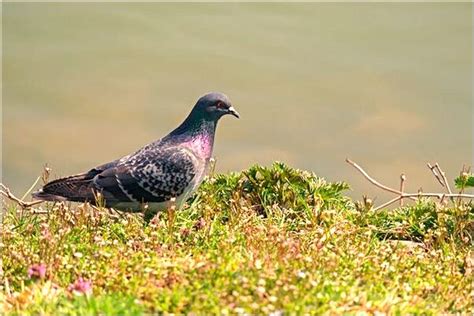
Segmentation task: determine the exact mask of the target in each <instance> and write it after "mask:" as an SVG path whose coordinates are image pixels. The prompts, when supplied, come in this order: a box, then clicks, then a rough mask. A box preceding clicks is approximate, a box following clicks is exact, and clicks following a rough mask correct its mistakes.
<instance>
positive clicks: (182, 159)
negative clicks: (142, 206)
mask: <svg viewBox="0 0 474 316" xmlns="http://www.w3.org/2000/svg"><path fill="white" fill-rule="evenodd" d="M195 162H196V158H195V157H194V156H193V154H192V153H191V152H190V151H189V150H187V149H185V148H179V147H169V148H150V147H145V148H143V149H142V150H140V151H138V152H137V153H135V154H133V155H131V156H127V157H124V158H122V159H121V160H119V161H118V163H117V164H116V165H115V166H114V167H113V168H110V169H107V170H105V171H104V172H102V173H100V174H98V175H97V176H96V177H95V178H94V181H93V182H94V186H95V187H96V188H97V189H98V190H100V191H102V193H103V194H104V198H105V200H106V202H107V204H113V203H115V202H125V201H130V202H139V203H147V202H164V201H168V200H170V199H171V198H173V197H178V196H180V195H181V194H183V193H185V190H186V189H187V188H188V187H189V186H190V185H191V183H192V181H193V179H194V177H195V176H196V165H195Z"/></svg>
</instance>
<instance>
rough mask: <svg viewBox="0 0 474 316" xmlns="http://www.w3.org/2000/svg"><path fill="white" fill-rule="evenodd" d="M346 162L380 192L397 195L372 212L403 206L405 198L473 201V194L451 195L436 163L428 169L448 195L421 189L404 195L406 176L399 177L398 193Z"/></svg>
mask: <svg viewBox="0 0 474 316" xmlns="http://www.w3.org/2000/svg"><path fill="white" fill-rule="evenodd" d="M346 162H347V163H348V164H350V165H351V166H353V167H354V168H356V169H357V171H359V172H360V173H361V174H362V175H363V176H364V177H365V178H366V179H367V180H369V182H370V183H372V184H373V185H375V186H377V187H379V188H381V189H382V190H385V191H388V192H391V193H395V194H397V195H398V196H397V197H395V198H393V199H391V200H390V201H388V202H386V203H383V204H382V205H380V206H378V207H376V208H374V211H378V210H380V209H383V208H385V207H387V206H389V205H391V204H393V203H395V202H397V201H400V205H401V206H402V205H403V202H402V201H403V199H406V198H407V199H411V200H415V201H416V200H419V199H420V198H422V197H434V198H438V199H439V200H440V203H443V202H444V200H445V198H458V199H459V200H460V199H474V194H465V193H463V192H460V193H458V194H456V193H452V191H451V188H450V187H449V184H448V180H447V178H446V175H445V173H444V171H443V170H442V169H441V168H440V167H439V165H438V163H436V164H435V166H431V165H430V164H429V163H428V164H427V165H428V168H430V170H431V171H432V172H433V175H434V176H435V177H436V179H437V180H438V182H439V183H440V184H441V185H442V186H443V187H446V189H447V190H448V192H449V193H432V192H428V193H425V192H423V191H422V189H421V188H420V190H419V191H418V192H417V193H405V192H404V184H405V180H406V176H405V175H404V174H401V175H400V191H398V190H395V189H393V188H390V187H388V186H386V185H383V184H381V183H380V182H378V181H377V180H375V179H374V178H372V177H371V176H369V175H368V174H367V172H365V170H364V169H362V167H360V166H359V165H358V164H356V163H355V162H353V161H352V160H350V159H348V158H347V159H346Z"/></svg>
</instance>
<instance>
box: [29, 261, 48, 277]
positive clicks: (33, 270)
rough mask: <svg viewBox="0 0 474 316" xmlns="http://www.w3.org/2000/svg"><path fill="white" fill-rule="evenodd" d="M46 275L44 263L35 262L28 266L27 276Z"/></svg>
mask: <svg viewBox="0 0 474 316" xmlns="http://www.w3.org/2000/svg"><path fill="white" fill-rule="evenodd" d="M45 276H46V265H45V264H44V263H41V264H38V263H35V264H33V265H32V266H30V267H29V268H28V277H29V278H38V279H43V278H44V277H45Z"/></svg>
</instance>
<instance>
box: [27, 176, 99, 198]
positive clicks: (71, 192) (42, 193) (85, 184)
mask: <svg viewBox="0 0 474 316" xmlns="http://www.w3.org/2000/svg"><path fill="white" fill-rule="evenodd" d="M32 195H33V198H35V199H38V200H43V201H75V202H85V201H93V200H94V191H93V187H92V178H91V177H89V175H88V174H87V173H83V174H78V175H74V176H70V177H66V178H61V179H57V180H53V181H51V182H49V183H47V184H45V186H44V187H43V188H42V189H40V190H39V191H36V192H34V193H33V194H32Z"/></svg>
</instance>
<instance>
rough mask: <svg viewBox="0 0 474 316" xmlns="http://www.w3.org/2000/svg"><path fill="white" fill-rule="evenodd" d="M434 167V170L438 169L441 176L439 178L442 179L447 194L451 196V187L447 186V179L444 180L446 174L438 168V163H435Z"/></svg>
mask: <svg viewBox="0 0 474 316" xmlns="http://www.w3.org/2000/svg"><path fill="white" fill-rule="evenodd" d="M435 166H436V169H438V172H439V173H440V174H441V177H443V182H444V185H445V186H446V189H447V190H448V193H449V194H453V191H451V187H450V186H449V182H448V179H447V178H446V173H445V172H444V171H443V170H441V167H440V166H439V164H438V163H436V164H435Z"/></svg>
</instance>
